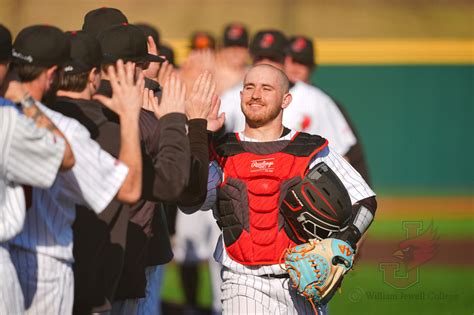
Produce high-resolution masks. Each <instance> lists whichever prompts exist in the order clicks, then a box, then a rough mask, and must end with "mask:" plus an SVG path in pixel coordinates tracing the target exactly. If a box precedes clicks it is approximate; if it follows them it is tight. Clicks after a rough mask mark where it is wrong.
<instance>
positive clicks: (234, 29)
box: [224, 23, 249, 48]
mask: <svg viewBox="0 0 474 315" xmlns="http://www.w3.org/2000/svg"><path fill="white" fill-rule="evenodd" d="M232 46H237V47H244V48H247V47H248V46H249V34H248V32H247V28H246V27H245V26H243V25H242V24H240V23H232V24H229V25H227V26H226V27H225V29H224V47H232Z"/></svg>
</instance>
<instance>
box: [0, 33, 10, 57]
mask: <svg viewBox="0 0 474 315" xmlns="http://www.w3.org/2000/svg"><path fill="white" fill-rule="evenodd" d="M11 56H12V34H11V33H10V31H9V30H8V28H6V27H5V26H3V25H2V24H0V62H1V61H8V60H10V59H11Z"/></svg>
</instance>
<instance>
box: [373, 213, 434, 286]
mask: <svg viewBox="0 0 474 315" xmlns="http://www.w3.org/2000/svg"><path fill="white" fill-rule="evenodd" d="M403 228H404V229H405V231H406V235H407V237H406V239H405V240H403V241H401V242H400V243H399V244H398V249H397V250H396V251H395V252H394V253H393V254H392V255H393V256H394V257H395V258H396V259H397V260H400V261H401V263H400V262H396V263H394V262H384V263H380V265H379V267H380V271H382V272H383V280H384V282H385V283H386V284H388V285H390V286H392V287H394V288H396V289H406V288H408V287H410V286H413V285H415V284H416V283H418V280H419V273H418V271H419V267H420V266H422V265H423V264H426V263H427V262H428V261H430V260H431V259H433V257H434V256H435V255H436V253H437V252H438V248H439V238H438V234H437V231H436V228H435V227H434V225H433V222H431V223H430V224H429V225H428V227H427V228H426V229H423V222H421V221H405V222H403Z"/></svg>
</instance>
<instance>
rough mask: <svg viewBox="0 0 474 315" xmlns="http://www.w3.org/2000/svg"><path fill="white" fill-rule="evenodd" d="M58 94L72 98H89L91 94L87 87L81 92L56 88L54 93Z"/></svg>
mask: <svg viewBox="0 0 474 315" xmlns="http://www.w3.org/2000/svg"><path fill="white" fill-rule="evenodd" d="M56 94H57V95H58V96H63V97H69V98H72V99H82V100H91V99H92V94H91V92H90V91H89V89H84V91H82V92H73V91H64V90H58V92H57V93H56Z"/></svg>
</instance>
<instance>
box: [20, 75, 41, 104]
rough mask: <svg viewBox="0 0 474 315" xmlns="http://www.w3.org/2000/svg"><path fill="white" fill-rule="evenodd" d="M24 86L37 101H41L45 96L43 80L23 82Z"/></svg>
mask: <svg viewBox="0 0 474 315" xmlns="http://www.w3.org/2000/svg"><path fill="white" fill-rule="evenodd" d="M23 87H24V88H25V89H26V90H27V91H28V92H29V93H30V95H31V96H32V97H33V98H34V99H35V100H37V101H41V99H42V98H43V95H44V93H43V89H42V88H41V82H39V81H38V80H34V81H31V82H26V83H23Z"/></svg>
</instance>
